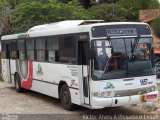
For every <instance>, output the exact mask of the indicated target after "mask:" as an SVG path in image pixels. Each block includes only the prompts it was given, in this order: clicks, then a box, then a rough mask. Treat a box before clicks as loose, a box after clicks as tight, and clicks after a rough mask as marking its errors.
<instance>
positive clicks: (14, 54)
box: [11, 41, 17, 59]
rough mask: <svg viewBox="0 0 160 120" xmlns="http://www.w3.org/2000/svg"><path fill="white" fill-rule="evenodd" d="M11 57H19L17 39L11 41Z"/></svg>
mask: <svg viewBox="0 0 160 120" xmlns="http://www.w3.org/2000/svg"><path fill="white" fill-rule="evenodd" d="M11 58H12V59H17V43H16V41H12V43H11Z"/></svg>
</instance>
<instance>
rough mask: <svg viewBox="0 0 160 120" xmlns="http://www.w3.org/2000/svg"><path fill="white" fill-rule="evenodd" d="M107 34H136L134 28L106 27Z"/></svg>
mask: <svg viewBox="0 0 160 120" xmlns="http://www.w3.org/2000/svg"><path fill="white" fill-rule="evenodd" d="M106 32H107V36H113V35H137V30H136V29H135V28H121V29H106Z"/></svg>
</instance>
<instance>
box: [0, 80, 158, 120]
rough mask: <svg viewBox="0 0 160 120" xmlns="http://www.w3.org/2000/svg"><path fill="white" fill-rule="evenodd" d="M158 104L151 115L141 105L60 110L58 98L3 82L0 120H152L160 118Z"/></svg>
mask: <svg viewBox="0 0 160 120" xmlns="http://www.w3.org/2000/svg"><path fill="white" fill-rule="evenodd" d="M156 104H157V106H158V110H157V111H152V112H147V111H145V110H143V109H142V106H141V105H137V106H126V107H116V108H105V109H101V110H90V109H87V108H83V107H77V108H76V109H75V110H73V111H66V110H64V109H63V108H62V107H61V104H60V102H59V100H58V99H55V98H52V97H48V96H46V95H42V94H39V93H36V92H32V91H27V92H24V93H17V92H16V91H15V88H14V87H13V86H12V85H10V84H8V83H5V82H2V81H0V120H1V118H2V120H21V119H22V118H23V119H22V120H28V118H29V120H32V119H33V120H34V119H38V120H40V119H43V120H44V119H46V120H50V119H52V118H56V119H60V120H61V119H66V118H67V117H68V119H71V118H72V119H75V118H76V119H99V117H100V118H102V119H114V117H115V116H118V117H119V118H117V119H128V118H126V117H127V116H133V117H134V116H141V117H142V119H147V118H148V119H150V117H151V116H152V119H155V118H156V119H159V118H160V102H157V103H156ZM11 115H18V116H11ZM21 115H22V116H21ZM23 115H25V116H23ZM100 115H101V116H100ZM104 115H105V118H104ZM147 115H151V116H147ZM20 116H21V117H20ZM77 116H78V117H77ZM146 116H147V117H146ZM6 117H11V118H12V119H5V118H6ZM37 117H38V118H37ZM97 117H98V118H97ZM154 117H155V118H154ZM13 118H14V119H13ZM18 118H19V119H18ZM25 118H26V119H25ZM115 119H116V118H115ZM134 119H136V118H134Z"/></svg>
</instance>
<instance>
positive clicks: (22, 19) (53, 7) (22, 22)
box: [11, 1, 92, 33]
mask: <svg viewBox="0 0 160 120" xmlns="http://www.w3.org/2000/svg"><path fill="white" fill-rule="evenodd" d="M75 19H92V16H91V14H89V12H88V11H87V10H85V9H84V8H83V7H82V6H74V5H72V4H71V3H69V4H63V3H58V2H55V1H49V2H46V3H45V4H44V3H41V2H35V1H33V2H27V3H22V4H19V5H18V6H17V7H16V9H15V10H14V14H13V15H12V20H11V21H12V31H13V32H14V33H15V32H22V31H27V30H28V29H29V28H31V27H32V26H35V25H40V24H46V23H52V22H57V21H62V20H75Z"/></svg>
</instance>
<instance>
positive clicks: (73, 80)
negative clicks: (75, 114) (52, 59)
mask: <svg viewBox="0 0 160 120" xmlns="http://www.w3.org/2000/svg"><path fill="white" fill-rule="evenodd" d="M38 66H41V68H42V71H41V73H40V72H39V71H38ZM60 81H64V82H66V83H67V85H68V87H69V90H70V93H71V100H72V102H73V103H75V104H80V95H79V83H78V81H79V78H78V66H77V65H65V64H53V63H41V62H33V82H32V87H31V90H33V91H37V92H40V93H43V94H46V95H49V96H52V97H55V98H59V95H58V85H59V83H60Z"/></svg>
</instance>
